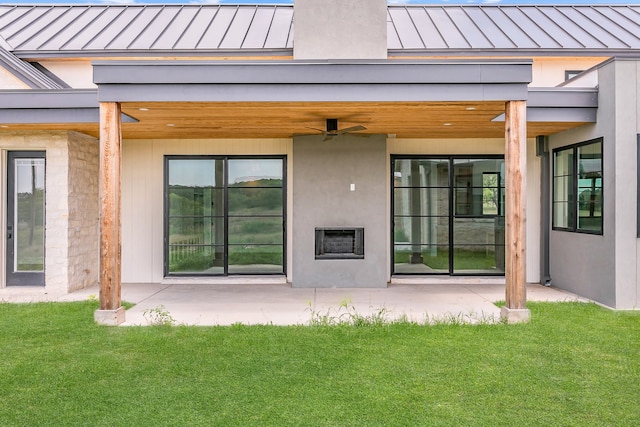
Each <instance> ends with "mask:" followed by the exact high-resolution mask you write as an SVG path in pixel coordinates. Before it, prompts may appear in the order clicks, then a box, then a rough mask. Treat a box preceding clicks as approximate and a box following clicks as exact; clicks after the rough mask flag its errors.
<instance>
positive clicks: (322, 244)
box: [316, 227, 364, 259]
mask: <svg viewBox="0 0 640 427" xmlns="http://www.w3.org/2000/svg"><path fill="white" fill-rule="evenodd" d="M316 259H364V228H362V227H359V228H358V227H356V228H344V227H329V228H316Z"/></svg>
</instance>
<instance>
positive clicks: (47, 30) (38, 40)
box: [14, 7, 79, 50]
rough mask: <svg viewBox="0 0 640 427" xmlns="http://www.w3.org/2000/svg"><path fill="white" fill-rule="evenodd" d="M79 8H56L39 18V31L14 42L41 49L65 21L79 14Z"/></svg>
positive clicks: (29, 47) (62, 27)
mask: <svg viewBox="0 0 640 427" xmlns="http://www.w3.org/2000/svg"><path fill="white" fill-rule="evenodd" d="M78 12H79V11H78V10H74V9H72V8H71V7H69V8H67V9H66V10H64V9H56V10H52V11H51V12H49V13H47V14H46V15H45V16H41V17H40V18H39V24H40V25H38V27H37V28H39V30H38V31H35V32H33V33H32V34H30V36H29V37H28V38H26V39H22V40H21V39H20V38H15V39H14V42H15V43H18V44H21V45H22V46H26V47H27V48H28V49H33V50H36V49H39V48H40V46H42V45H43V44H44V43H46V42H47V40H50V39H51V38H53V37H55V35H56V34H57V33H58V32H60V31H61V30H62V29H64V27H65V22H66V21H67V20H69V18H70V17H75V16H77V15H78Z"/></svg>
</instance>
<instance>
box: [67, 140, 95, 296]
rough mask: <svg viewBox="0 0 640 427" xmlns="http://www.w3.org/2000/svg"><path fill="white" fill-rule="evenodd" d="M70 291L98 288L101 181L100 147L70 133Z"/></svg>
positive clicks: (93, 141)
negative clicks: (99, 182)
mask: <svg viewBox="0 0 640 427" xmlns="http://www.w3.org/2000/svg"><path fill="white" fill-rule="evenodd" d="M68 148H69V152H68V153H69V169H68V185H69V187H68V188H69V192H68V194H69V199H68V213H69V229H68V239H69V245H68V254H67V259H68V289H67V290H68V291H74V290H76V289H82V288H86V287H87V286H91V285H94V284H97V283H98V281H99V279H100V277H99V275H100V268H99V266H100V227H99V221H98V217H99V200H98V178H99V169H100V144H99V143H98V141H97V140H96V139H95V138H93V137H90V136H87V135H84V134H80V133H75V132H71V133H69V146H68Z"/></svg>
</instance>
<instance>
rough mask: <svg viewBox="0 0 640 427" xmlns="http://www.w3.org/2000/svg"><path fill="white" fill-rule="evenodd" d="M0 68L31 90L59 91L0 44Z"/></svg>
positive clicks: (29, 65) (58, 85)
mask: <svg viewBox="0 0 640 427" xmlns="http://www.w3.org/2000/svg"><path fill="white" fill-rule="evenodd" d="M0 68H4V69H6V70H7V71H9V72H10V73H11V74H13V75H14V76H15V77H16V78H18V79H19V80H20V81H22V82H24V83H25V84H26V85H27V86H29V87H30V88H32V89H61V88H62V86H61V85H60V84H58V83H57V82H56V81H54V80H52V79H51V78H49V77H48V76H46V75H45V74H44V73H42V72H41V71H40V70H38V69H37V68H36V67H34V66H33V65H31V64H29V63H28V62H25V61H22V60H20V59H18V58H16V57H15V56H14V55H13V54H12V53H11V52H9V51H8V50H7V49H5V48H4V47H3V46H2V44H0Z"/></svg>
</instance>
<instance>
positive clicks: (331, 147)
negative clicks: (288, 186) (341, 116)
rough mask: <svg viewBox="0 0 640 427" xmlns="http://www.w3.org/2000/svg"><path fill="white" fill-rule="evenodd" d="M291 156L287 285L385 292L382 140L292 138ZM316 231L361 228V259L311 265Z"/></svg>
mask: <svg viewBox="0 0 640 427" xmlns="http://www.w3.org/2000/svg"><path fill="white" fill-rule="evenodd" d="M293 156H294V162H293V212H292V214H290V215H289V218H292V220H293V249H292V250H293V283H292V286H293V287H301V288H302V287H385V286H386V285H387V281H388V278H387V264H388V253H389V248H388V244H387V243H388V242H387V237H388V234H389V230H388V229H387V225H386V224H387V221H386V218H387V193H388V192H387V180H388V179H387V164H386V158H387V156H386V136H384V135H372V136H366V137H355V136H350V135H344V136H340V137H335V138H333V139H332V140H328V141H323V137H322V136H304V137H296V138H294V141H293ZM351 184H355V191H351ZM316 227H364V243H365V257H364V259H342V260H316V259H315V228H316Z"/></svg>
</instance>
